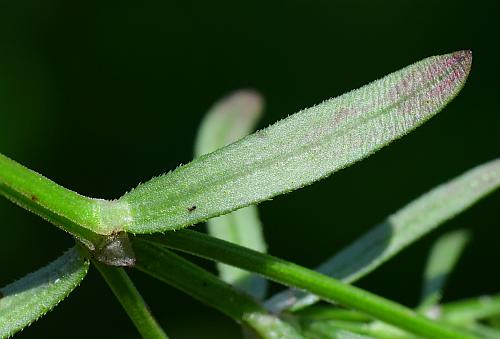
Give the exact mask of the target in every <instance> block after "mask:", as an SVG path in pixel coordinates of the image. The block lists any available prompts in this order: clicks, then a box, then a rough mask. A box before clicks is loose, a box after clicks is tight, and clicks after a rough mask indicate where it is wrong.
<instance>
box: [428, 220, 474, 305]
mask: <svg viewBox="0 0 500 339" xmlns="http://www.w3.org/2000/svg"><path fill="white" fill-rule="evenodd" d="M468 241H469V233H468V232H466V231H464V230H459V231H454V232H450V233H446V234H444V235H443V236H441V237H440V238H439V239H438V240H437V241H436V242H435V243H434V245H433V246H432V249H431V252H430V254H429V258H428V260H427V265H426V268H425V273H424V285H423V289H422V299H421V300H422V301H421V303H420V308H421V309H425V308H427V307H430V306H432V305H435V304H437V303H438V302H439V301H440V300H441V297H442V293H443V288H444V285H445V283H446V280H447V278H448V275H449V274H450V273H451V271H452V270H453V268H454V267H455V265H456V263H457V262H458V259H459V258H460V255H461V254H462V252H463V250H464V248H465V246H466V245H467V242H468Z"/></svg>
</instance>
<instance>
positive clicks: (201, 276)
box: [134, 239, 302, 339]
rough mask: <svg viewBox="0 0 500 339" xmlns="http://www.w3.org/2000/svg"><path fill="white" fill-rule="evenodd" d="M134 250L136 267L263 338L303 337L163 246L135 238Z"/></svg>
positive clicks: (237, 291) (261, 307)
mask: <svg viewBox="0 0 500 339" xmlns="http://www.w3.org/2000/svg"><path fill="white" fill-rule="evenodd" d="M134 251H135V252H136V256H137V263H136V267H137V268H138V269H139V270H141V271H143V272H145V273H147V274H149V275H151V276H153V277H155V278H157V279H158V280H161V281H163V282H165V283H166V284H169V285H172V286H174V287H175V288H177V289H179V290H181V291H184V292H185V293H187V294H189V295H191V296H192V297H194V298H196V299H198V300H200V301H201V302H203V303H205V304H207V305H209V306H211V307H214V308H216V309H218V310H219V311H221V312H222V313H224V314H226V315H227V316H229V317H231V318H232V319H234V320H235V321H236V322H238V323H241V324H245V325H247V326H248V327H249V328H251V329H252V330H254V331H255V332H256V333H257V334H259V335H260V336H261V337H262V338H268V339H272V338H290V339H295V338H296V339H299V338H302V336H301V335H299V334H298V333H297V332H296V331H295V329H294V328H293V327H291V325H289V324H287V323H285V322H283V321H281V320H280V319H279V318H278V317H275V316H274V315H272V314H270V313H268V312H267V310H266V309H264V307H263V306H261V305H260V304H259V303H258V302H257V301H255V300H254V299H253V298H252V297H250V296H249V295H247V294H246V293H243V292H241V291H239V290H236V289H235V288H234V287H232V286H231V285H229V284H228V283H225V282H224V281H222V280H220V279H219V278H217V277H216V276H215V275H213V274H211V273H209V272H207V271H206V270H204V269H202V268H200V267H199V266H197V265H195V264H193V263H191V262H190V261H188V260H186V259H184V258H182V257H180V256H178V255H176V254H174V253H172V252H170V251H169V250H167V249H165V248H164V247H161V246H158V245H156V244H153V243H150V242H146V241H141V240H140V239H135V241H134Z"/></svg>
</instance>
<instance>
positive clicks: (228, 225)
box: [195, 90, 267, 299]
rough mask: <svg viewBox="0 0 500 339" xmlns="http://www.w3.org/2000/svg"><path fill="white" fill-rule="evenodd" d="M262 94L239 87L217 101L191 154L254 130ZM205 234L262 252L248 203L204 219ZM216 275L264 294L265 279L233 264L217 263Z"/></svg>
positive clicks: (258, 226)
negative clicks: (229, 211) (206, 219)
mask: <svg viewBox="0 0 500 339" xmlns="http://www.w3.org/2000/svg"><path fill="white" fill-rule="evenodd" d="M263 106H264V105H263V99H262V97H261V96H260V95H259V94H258V93H257V92H254V91H250V90H240V91H237V92H235V93H233V94H232V95H230V96H228V97H226V98H224V99H222V100H221V101H219V102H217V103H216V104H215V105H214V107H212V108H211V109H210V111H209V112H208V113H207V115H206V116H205V118H204V120H203V122H202V123H201V126H200V129H199V131H198V136H197V139H196V143H195V156H196V157H199V156H201V155H203V154H206V153H210V152H213V151H215V150H217V149H218V148H221V147H223V146H226V145H228V144H231V143H233V142H235V141H237V140H239V139H241V138H243V137H245V136H246V135H247V134H249V133H250V132H252V131H253V130H254V127H255V125H256V124H257V121H258V119H259V118H260V116H261V114H262V108H263ZM207 229H208V233H209V234H211V235H213V236H215V237H217V238H220V239H224V240H227V241H230V242H233V243H236V244H239V245H242V246H245V247H248V248H252V249H254V250H257V251H260V252H266V244H265V241H264V237H263V234H262V224H261V222H260V220H259V215H258V211H257V206H248V207H245V208H242V209H240V210H238V211H234V212H232V213H230V214H227V215H224V216H220V217H218V218H213V219H210V220H208V221H207ZM217 268H218V270H219V275H220V276H221V278H222V280H224V281H225V282H228V283H230V284H232V285H234V286H236V287H238V288H240V289H242V290H243V291H246V292H248V293H250V294H251V295H253V296H254V297H256V298H258V299H262V298H264V296H265V294H266V288H267V281H266V280H265V279H263V278H262V277H259V276H258V275H255V274H252V273H249V272H246V271H243V270H241V269H239V268H236V267H231V266H228V265H225V264H221V263H217Z"/></svg>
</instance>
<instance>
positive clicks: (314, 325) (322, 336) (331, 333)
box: [302, 320, 378, 339]
mask: <svg viewBox="0 0 500 339" xmlns="http://www.w3.org/2000/svg"><path fill="white" fill-rule="evenodd" d="M302 326H303V333H304V334H305V336H306V337H307V338H309V339H369V338H378V337H373V336H371V333H370V330H369V328H368V325H366V324H360V323H349V322H346V321H336V320H323V321H310V322H305V323H304V324H303V325H302Z"/></svg>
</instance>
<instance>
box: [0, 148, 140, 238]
mask: <svg viewBox="0 0 500 339" xmlns="http://www.w3.org/2000/svg"><path fill="white" fill-rule="evenodd" d="M0 194H1V195H3V196H5V197H6V198H7V199H10V200H12V201H13V202H14V203H16V204H18V205H20V206H21V207H23V208H25V209H27V210H29V211H31V212H33V213H35V214H38V215H39V216H41V217H42V218H45V219H46V220H48V221H49V222H51V223H53V224H54V225H56V226H58V227H60V228H62V229H63V230H65V231H67V232H68V233H70V234H72V235H74V236H76V237H77V238H79V239H80V240H81V241H82V242H84V243H85V244H86V245H87V246H88V244H89V242H90V243H94V242H95V241H96V238H97V237H98V235H96V233H97V234H101V235H109V234H112V233H115V232H118V231H120V230H122V229H123V227H124V225H126V224H127V223H128V222H130V215H129V210H128V205H126V204H124V203H120V202H118V201H107V200H102V199H92V198H87V197H84V196H82V195H80V194H78V193H76V192H73V191H71V190H69V189H66V188H64V187H62V186H60V185H58V184H56V183H55V182H53V181H51V180H49V179H47V178H45V177H44V176H42V175H40V174H38V173H37V172H35V171H32V170H30V169H28V168H26V167H24V166H22V165H21V164H18V163H17V162H15V161H14V160H11V159H9V158H7V157H6V156H4V155H2V154H0ZM97 241H99V240H97Z"/></svg>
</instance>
